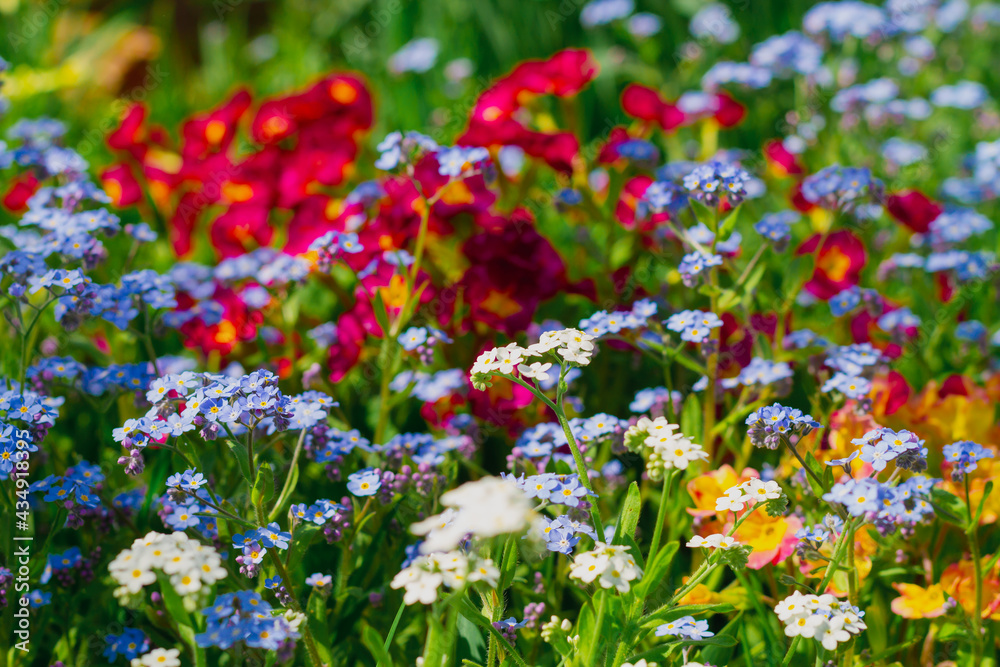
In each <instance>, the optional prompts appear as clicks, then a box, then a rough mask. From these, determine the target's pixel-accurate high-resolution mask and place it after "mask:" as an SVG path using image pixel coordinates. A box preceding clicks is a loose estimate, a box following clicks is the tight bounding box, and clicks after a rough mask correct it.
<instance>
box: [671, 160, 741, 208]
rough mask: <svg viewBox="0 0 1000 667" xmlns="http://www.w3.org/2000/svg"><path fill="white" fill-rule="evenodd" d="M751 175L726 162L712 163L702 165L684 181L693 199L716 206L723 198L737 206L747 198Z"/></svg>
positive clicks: (692, 171) (693, 170)
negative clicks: (747, 187) (747, 186)
mask: <svg viewBox="0 0 1000 667" xmlns="http://www.w3.org/2000/svg"><path fill="white" fill-rule="evenodd" d="M749 181H750V174H749V173H747V171H746V170H745V169H742V168H741V167H739V166H737V165H735V164H730V163H726V162H719V161H715V160H713V161H711V162H706V163H705V164H700V165H698V166H696V167H695V168H694V169H692V170H691V171H690V173H688V174H687V176H685V177H684V178H683V180H682V183H683V184H684V187H685V188H687V190H688V192H690V193H691V195H692V196H693V197H695V198H696V199H699V200H701V201H703V202H705V204H707V205H709V206H714V205H716V204H717V203H718V202H719V201H720V200H721V199H722V198H723V197H725V198H726V199H728V200H729V203H731V204H733V205H735V204H738V203H739V202H741V201H743V197H744V196H746V193H747V192H746V189H745V186H746V184H747V183H748V182H749Z"/></svg>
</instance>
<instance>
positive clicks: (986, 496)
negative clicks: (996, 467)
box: [969, 479, 993, 530]
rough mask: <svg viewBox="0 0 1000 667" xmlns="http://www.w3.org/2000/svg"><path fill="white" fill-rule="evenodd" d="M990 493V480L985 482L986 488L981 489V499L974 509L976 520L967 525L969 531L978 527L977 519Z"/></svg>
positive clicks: (991, 485)
mask: <svg viewBox="0 0 1000 667" xmlns="http://www.w3.org/2000/svg"><path fill="white" fill-rule="evenodd" d="M991 493H993V480H992V479H991V480H989V481H988V482H986V487H985V488H984V489H983V497H982V498H980V499H979V507H978V508H977V509H976V519H975V521H973V522H972V523H971V524H970V525H969V530H975V529H976V528H977V527H978V526H979V517H981V516H982V515H983V505H984V504H985V503H986V499H987V498H989V496H990V494H991Z"/></svg>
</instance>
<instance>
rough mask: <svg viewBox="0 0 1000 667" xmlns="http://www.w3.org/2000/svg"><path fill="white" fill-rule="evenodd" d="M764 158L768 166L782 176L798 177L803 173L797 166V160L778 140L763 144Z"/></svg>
mask: <svg viewBox="0 0 1000 667" xmlns="http://www.w3.org/2000/svg"><path fill="white" fill-rule="evenodd" d="M764 157H766V158H767V162H768V164H770V165H771V166H772V167H774V169H775V171H777V172H778V173H780V174H781V175H783V176H798V175H800V174H803V173H805V169H803V168H802V165H801V164H799V158H798V157H797V156H796V155H795V154H794V153H791V152H789V150H788V149H787V148H785V144H784V143H783V142H782V141H781V140H780V139H773V140H771V141H769V142H767V144H765V146H764Z"/></svg>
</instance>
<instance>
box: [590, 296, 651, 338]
mask: <svg viewBox="0 0 1000 667" xmlns="http://www.w3.org/2000/svg"><path fill="white" fill-rule="evenodd" d="M657 309H658V307H657V305H656V303H654V302H653V301H650V300H649V299H640V300H639V301H636V302H635V303H634V304H632V309H631V310H624V311H615V312H612V313H609V312H608V311H606V310H599V311H597V312H596V313H594V314H593V315H591V316H590V317H587V318H585V319H582V320H580V324H579V325H578V326H577V328H578V329H580V331H583V332H585V333H588V334H590V335H591V336H593V337H595V338H598V337H600V336H604V335H606V334H618V333H621V332H622V331H623V330H625V329H640V328H643V327H645V326H646V325H647V323H648V322H649V318H651V317H653V316H654V315H656V311H657Z"/></svg>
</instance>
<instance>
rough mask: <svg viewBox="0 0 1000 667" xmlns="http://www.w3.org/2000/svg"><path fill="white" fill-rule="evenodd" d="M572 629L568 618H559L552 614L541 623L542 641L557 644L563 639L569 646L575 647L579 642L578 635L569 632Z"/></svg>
mask: <svg viewBox="0 0 1000 667" xmlns="http://www.w3.org/2000/svg"><path fill="white" fill-rule="evenodd" d="M572 629H573V623H572V622H571V621H570V620H569V619H568V618H564V619H562V620H560V619H559V617H558V616H552V617H551V618H549V620H548V621H546V622H545V623H542V632H541V634H542V641H544V642H547V643H549V644H558V643H560V640H563V641H565V642H566V644H568V645H569V646H573V647H575V646H576V645H577V644H578V643H579V642H580V635H571V634H569V633H570V631H571V630H572Z"/></svg>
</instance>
